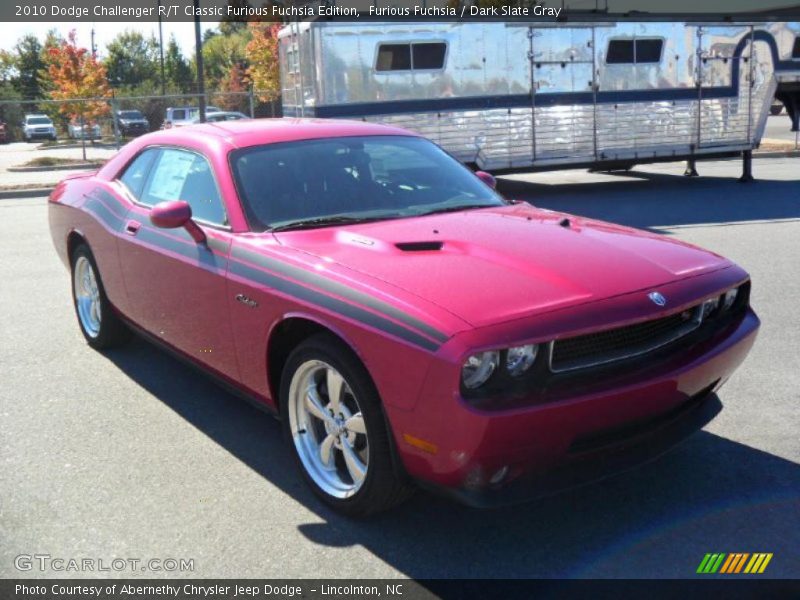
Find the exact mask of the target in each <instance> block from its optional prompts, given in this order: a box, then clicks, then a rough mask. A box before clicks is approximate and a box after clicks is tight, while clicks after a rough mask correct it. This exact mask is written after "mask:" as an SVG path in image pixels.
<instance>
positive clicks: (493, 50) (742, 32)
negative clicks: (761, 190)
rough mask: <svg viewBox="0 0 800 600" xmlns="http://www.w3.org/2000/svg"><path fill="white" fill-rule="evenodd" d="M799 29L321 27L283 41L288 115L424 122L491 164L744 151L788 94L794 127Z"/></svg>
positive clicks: (302, 26)
mask: <svg viewBox="0 0 800 600" xmlns="http://www.w3.org/2000/svg"><path fill="white" fill-rule="evenodd" d="M799 36H800V23H797V22H793V23H788V22H772V23H735V24H731V23H724V24H722V23H708V24H697V23H677V22H669V23H665V22H648V23H628V22H626V23H598V22H592V23H585V24H579V23H569V24H552V25H551V24H543V23H521V22H479V23H463V22H461V23H434V22H406V23H382V22H380V23H379V22H360V23H359V22H355V23H338V22H326V21H312V22H304V23H291V24H289V25H287V26H285V27H284V28H283V30H282V31H281V33H280V35H279V40H280V59H281V85H282V97H283V112H284V115H287V116H306V117H325V118H347V119H360V120H364V121H377V122H381V123H388V124H392V125H398V126H400V127H404V128H407V129H411V130H414V131H417V132H419V133H421V134H423V135H425V136H427V137H429V138H431V139H432V140H434V141H435V142H437V143H438V144H440V145H441V146H442V147H444V148H445V149H446V150H448V151H449V152H450V153H451V154H453V155H454V156H456V157H457V158H458V159H460V160H461V161H463V162H465V163H467V164H470V165H474V166H475V167H477V168H481V169H486V170H492V171H513V170H531V169H554V168H565V167H570V166H578V165H582V166H589V167H596V168H616V167H618V166H623V167H625V166H630V165H632V164H635V163H646V162H657V161H663V160H677V159H687V160H689V161H690V164H691V165H692V170H693V164H694V160H695V159H700V158H708V157H712V156H723V155H733V154H738V153H743V155H744V156H745V157H746V161H745V171H746V172H745V176H747V177H749V156H750V151H751V150H752V149H753V148H755V147H757V146H758V144H759V142H760V140H761V137H762V134H763V131H764V127H765V124H766V118H767V115H768V114H769V110H770V105H771V104H772V101H773V97H774V96H775V94H776V92H777V93H778V98H779V99H781V100H782V101H783V102H784V103H785V104H786V106H787V109H788V111H789V114H790V116H791V118H792V119H793V126H794V128H795V130H796V128H797V125H798V116H800V114H799V113H800V41H799V40H800V37H799Z"/></svg>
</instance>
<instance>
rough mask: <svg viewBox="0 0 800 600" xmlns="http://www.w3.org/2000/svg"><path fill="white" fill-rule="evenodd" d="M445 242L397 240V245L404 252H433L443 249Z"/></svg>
mask: <svg viewBox="0 0 800 600" xmlns="http://www.w3.org/2000/svg"><path fill="white" fill-rule="evenodd" d="M442 246H444V242H438V241H431V242H397V243H396V244H395V247H396V248H397V249H398V250H402V251H403V252H432V251H436V250H441V249H442Z"/></svg>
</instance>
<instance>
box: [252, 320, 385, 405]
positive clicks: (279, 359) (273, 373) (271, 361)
mask: <svg viewBox="0 0 800 600" xmlns="http://www.w3.org/2000/svg"><path fill="white" fill-rule="evenodd" d="M320 333H326V334H328V335H331V336H333V337H334V338H336V339H337V340H338V341H339V342H341V343H342V344H343V345H344V346H346V347H347V348H348V349H349V350H350V351H351V352H352V353H353V354H354V355H355V356H356V357H357V358H358V360H360V361H361V364H362V365H364V369H365V370H366V371H367V373H368V374H369V369H367V366H366V363H365V361H364V358H363V356H362V355H361V353H360V352H359V351H358V349H357V347H356V346H355V344H353V343H352V341H351V340H350V339H349V338H348V336H347V335H346V334H345V333H344V332H342V331H341V329H339V328H338V327H334V326H332V325H330V324H329V323H324V322H322V321H321V320H320V319H318V318H316V317H314V316H312V315H309V314H306V313H288V314H286V315H284V316H283V317H282V318H281V319H279V320H277V321H276V322H275V323H273V325H272V327H271V328H270V330H269V333H268V334H267V346H266V352H267V356H266V365H267V386H268V388H269V394H270V397H271V398H272V399H273V400H274V401H275V405H276V407H279V405H280V402H279V394H280V389H281V375H282V374H283V368H284V366H285V365H286V361H287V359H288V358H289V355H290V354H291V353H292V351H293V350H294V349H295V348H296V347H297V346H299V345H300V344H302V343H303V342H304V341H305V340H307V339H308V338H310V337H311V336H313V335H317V334H320ZM370 378H372V376H371V375H370ZM374 384H375V382H374V381H373V385H374Z"/></svg>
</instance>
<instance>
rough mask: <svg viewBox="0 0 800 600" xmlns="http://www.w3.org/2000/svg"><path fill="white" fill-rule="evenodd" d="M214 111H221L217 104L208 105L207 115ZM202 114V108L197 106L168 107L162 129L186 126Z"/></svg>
mask: <svg viewBox="0 0 800 600" xmlns="http://www.w3.org/2000/svg"><path fill="white" fill-rule="evenodd" d="M213 112H221V110H220V109H219V108H217V107H216V106H206V115H208V114H209V113H213ZM199 114H200V108H198V107H197V106H181V107H177V108H168V109H167V112H166V115H165V116H164V124H163V125H162V126H161V128H162V129H171V128H172V127H185V126H186V125H191V124H192V123H193V122H194V120H195V119H196V118H197V117H198V115H199Z"/></svg>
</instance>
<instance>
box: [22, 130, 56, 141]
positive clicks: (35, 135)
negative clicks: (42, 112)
mask: <svg viewBox="0 0 800 600" xmlns="http://www.w3.org/2000/svg"><path fill="white" fill-rule="evenodd" d="M25 137H27V138H28V139H29V140H34V139H45V140H49V139H51V138H54V137H56V133H55V132H54V131H27V132H25Z"/></svg>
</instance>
